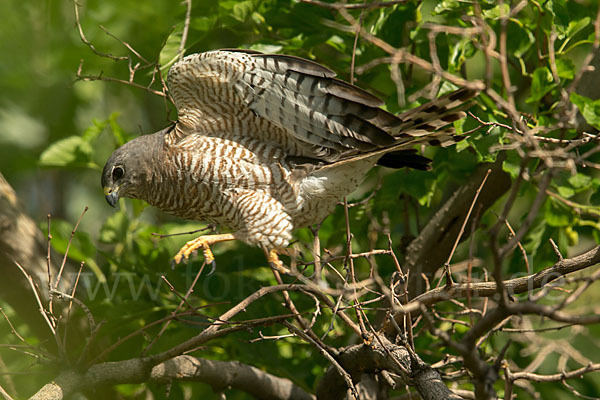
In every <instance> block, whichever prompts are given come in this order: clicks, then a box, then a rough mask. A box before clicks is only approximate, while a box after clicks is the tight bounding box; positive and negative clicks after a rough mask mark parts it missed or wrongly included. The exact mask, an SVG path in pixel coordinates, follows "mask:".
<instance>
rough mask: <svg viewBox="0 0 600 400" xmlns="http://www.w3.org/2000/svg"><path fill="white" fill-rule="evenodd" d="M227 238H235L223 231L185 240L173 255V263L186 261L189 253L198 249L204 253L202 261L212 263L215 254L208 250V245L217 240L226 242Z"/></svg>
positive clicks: (217, 241)
mask: <svg viewBox="0 0 600 400" xmlns="http://www.w3.org/2000/svg"><path fill="white" fill-rule="evenodd" d="M229 240H235V236H233V234H231V233H224V234H221V235H204V236H200V237H197V238H196V239H194V240H190V241H189V242H187V243H186V244H185V245H184V246H183V247H182V248H181V249H180V250H179V251H178V252H177V254H176V255H175V257H174V258H173V259H174V260H175V263H177V264H179V263H180V262H181V260H185V261H187V260H188V259H189V258H190V255H191V254H192V253H193V252H195V251H197V250H198V249H202V253H203V254H204V261H205V262H206V263H207V264H210V263H212V262H213V261H214V260H215V256H214V255H213V253H212V251H210V246H211V245H213V244H215V243H219V242H227V241H229Z"/></svg>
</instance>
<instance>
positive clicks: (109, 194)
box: [104, 187, 119, 207]
mask: <svg viewBox="0 0 600 400" xmlns="http://www.w3.org/2000/svg"><path fill="white" fill-rule="evenodd" d="M104 197H105V198H106V202H107V203H108V204H110V206H111V207H116V206H117V202H118V201H119V189H118V188H111V187H105V188H104Z"/></svg>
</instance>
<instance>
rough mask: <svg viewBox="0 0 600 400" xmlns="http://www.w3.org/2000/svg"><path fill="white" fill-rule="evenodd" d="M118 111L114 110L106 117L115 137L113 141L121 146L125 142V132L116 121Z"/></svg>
mask: <svg viewBox="0 0 600 400" xmlns="http://www.w3.org/2000/svg"><path fill="white" fill-rule="evenodd" d="M120 114H121V113H120V112H114V113H112V114H110V117H108V121H109V123H110V130H111V132H112V134H113V137H114V138H115V142H117V146H119V147H120V146H123V145H124V144H125V143H126V142H127V138H126V136H127V135H126V134H125V131H124V130H123V128H121V125H119V124H118V123H117V117H118V116H119V115H120Z"/></svg>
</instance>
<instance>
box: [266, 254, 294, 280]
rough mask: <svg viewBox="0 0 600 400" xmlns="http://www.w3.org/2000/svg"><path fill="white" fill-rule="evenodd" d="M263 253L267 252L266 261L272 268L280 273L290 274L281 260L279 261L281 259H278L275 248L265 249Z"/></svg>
mask: <svg viewBox="0 0 600 400" xmlns="http://www.w3.org/2000/svg"><path fill="white" fill-rule="evenodd" d="M265 253H267V261H268V262H269V263H270V264H271V266H272V267H273V268H274V269H276V270H277V271H279V272H281V273H282V274H290V270H289V269H287V268H286V267H285V266H284V265H283V262H281V260H280V259H279V255H278V254H277V250H275V249H272V250H269V251H268V252H267V251H266V250H265Z"/></svg>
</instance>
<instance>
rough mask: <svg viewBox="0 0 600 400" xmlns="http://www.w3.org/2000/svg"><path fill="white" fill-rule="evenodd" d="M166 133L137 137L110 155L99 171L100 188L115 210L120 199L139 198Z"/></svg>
mask: <svg viewBox="0 0 600 400" xmlns="http://www.w3.org/2000/svg"><path fill="white" fill-rule="evenodd" d="M168 129H169V128H167V129H164V130H162V131H160V132H156V133H153V134H151V135H144V136H140V137H137V138H135V139H133V140H131V141H129V142H127V143H125V144H124V145H123V146H121V147H119V148H118V149H117V150H115V151H114V153H113V154H112V155H111V156H110V158H109V159H108V161H107V162H106V164H105V165H104V169H103V170H102V179H101V182H102V188H103V189H104V195H105V197H106V201H107V202H108V204H110V205H111V206H113V207H115V206H116V205H117V202H118V201H119V198H120V197H130V198H143V194H144V193H145V190H144V189H145V185H146V184H147V183H148V182H149V181H150V180H151V179H152V175H153V173H152V168H153V165H154V164H155V162H156V157H157V155H158V153H159V151H160V149H161V147H162V143H163V138H164V134H165V133H166V132H167V131H168Z"/></svg>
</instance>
